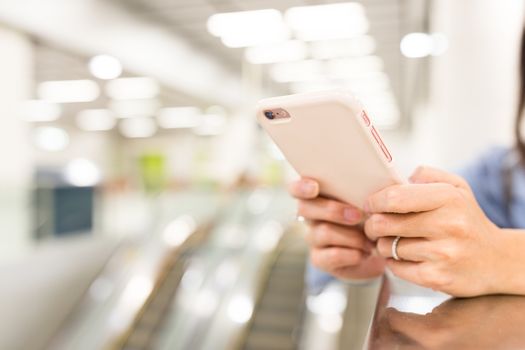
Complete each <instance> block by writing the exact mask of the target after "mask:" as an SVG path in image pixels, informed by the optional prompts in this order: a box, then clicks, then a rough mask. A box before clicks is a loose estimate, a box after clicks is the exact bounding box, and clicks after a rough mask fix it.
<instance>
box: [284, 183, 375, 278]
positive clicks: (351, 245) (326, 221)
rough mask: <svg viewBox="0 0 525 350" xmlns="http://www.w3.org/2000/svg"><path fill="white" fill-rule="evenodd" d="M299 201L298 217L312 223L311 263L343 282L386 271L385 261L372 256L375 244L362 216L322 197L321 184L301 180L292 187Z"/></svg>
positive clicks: (308, 240) (308, 238)
mask: <svg viewBox="0 0 525 350" xmlns="http://www.w3.org/2000/svg"><path fill="white" fill-rule="evenodd" d="M289 192H290V193H291V194H292V196H294V197H296V198H297V199H298V200H299V205H298V215H300V216H302V217H304V218H305V219H306V220H307V222H308V223H309V226H310V230H309V232H308V235H307V242H308V244H309V245H310V259H311V262H312V264H313V265H314V266H315V267H317V268H319V269H321V270H323V271H326V272H328V273H330V274H332V275H334V276H336V277H338V278H341V279H367V278H372V277H376V276H379V275H381V274H382V273H383V271H384V264H385V263H384V259H383V258H381V257H379V256H377V255H372V254H371V253H372V250H373V249H374V248H375V245H374V244H373V243H372V242H371V241H369V240H368V239H367V238H366V236H365V234H364V232H363V228H362V225H361V224H362V221H363V218H364V216H363V213H362V212H361V211H360V210H359V209H357V208H355V207H353V206H351V205H349V204H345V203H341V202H338V201H335V200H331V199H326V198H323V197H320V196H319V184H318V183H317V182H315V181H313V180H310V179H301V180H299V181H296V182H294V183H292V184H291V185H290V187H289Z"/></svg>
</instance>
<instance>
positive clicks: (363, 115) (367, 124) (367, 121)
mask: <svg viewBox="0 0 525 350" xmlns="http://www.w3.org/2000/svg"><path fill="white" fill-rule="evenodd" d="M361 118H363V121H364V122H365V124H366V126H370V118H368V115H367V114H366V112H365V110H364V109H363V111H362V112H361Z"/></svg>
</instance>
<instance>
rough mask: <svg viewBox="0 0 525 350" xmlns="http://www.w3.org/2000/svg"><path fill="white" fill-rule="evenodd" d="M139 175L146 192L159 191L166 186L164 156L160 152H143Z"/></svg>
mask: <svg viewBox="0 0 525 350" xmlns="http://www.w3.org/2000/svg"><path fill="white" fill-rule="evenodd" d="M139 162H140V175H141V178H142V183H143V184H144V189H145V190H146V192H148V193H159V192H161V191H162V190H163V189H164V188H165V187H166V157H165V156H164V155H163V154H162V153H147V154H143V155H142V156H141V157H140V159H139Z"/></svg>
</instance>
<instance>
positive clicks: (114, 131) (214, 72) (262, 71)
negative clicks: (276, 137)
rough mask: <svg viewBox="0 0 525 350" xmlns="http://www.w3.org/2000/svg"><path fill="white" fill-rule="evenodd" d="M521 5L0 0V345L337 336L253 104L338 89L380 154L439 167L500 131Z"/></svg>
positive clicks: (276, 156) (190, 345)
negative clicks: (381, 145) (383, 147)
mask: <svg viewBox="0 0 525 350" xmlns="http://www.w3.org/2000/svg"><path fill="white" fill-rule="evenodd" d="M523 13H524V3H523V1H520V0H508V1H497V0H481V1H480V0H477V1H474V0H465V1H454V0H439V1H438V0H362V1H355V2H345V1H331V0H279V1H278V0H106V1H102V0H70V1H60V0H45V1H42V0H17V1H16V2H15V1H5V0H4V1H0V53H1V56H0V57H1V60H0V77H1V78H0V146H1V147H0V161H1V164H2V166H1V171H0V218H1V219H0V283H1V285H0V324H1V326H0V348H2V349H42V348H47V349H240V348H243V349H294V348H301V349H310V348H311V349H320V348H322V349H336V348H342V347H345V344H346V347H347V348H348V344H347V343H345V341H346V340H345V337H344V336H343V335H344V334H347V335H348V334H349V332H357V331H356V330H357V329H365V330H366V328H367V327H368V324H364V323H362V322H361V323H356V322H355V320H354V321H352V317H351V316H348V315H349V311H348V310H350V309H351V308H352V307H356V305H361V304H362V303H361V304H360V302H359V299H358V296H355V295H354V296H352V295H349V294H348V292H347V290H346V289H345V286H344V285H340V284H337V283H334V284H332V285H330V286H329V287H328V288H327V289H326V290H324V291H323V292H322V293H321V294H318V295H308V293H307V291H306V288H305V282H304V270H305V263H306V260H307V250H306V247H305V244H304V243H303V240H302V235H303V234H304V227H303V226H302V225H301V223H300V222H297V221H296V220H295V204H294V202H293V201H292V200H291V199H290V198H289V197H288V196H287V195H286V193H285V191H284V185H285V184H286V182H287V181H289V180H290V179H292V178H293V177H294V176H295V174H294V173H293V171H292V170H291V168H290V167H289V166H288V165H287V164H286V163H285V161H284V159H283V157H282V155H281V154H280V152H279V151H278V150H277V148H275V147H274V146H273V145H272V143H271V142H270V141H269V139H268V138H267V137H266V136H265V135H264V133H263V132H262V130H261V129H260V128H259V127H258V126H257V125H256V123H255V116H254V105H255V103H256V102H257V100H258V99H260V98H264V97H269V96H277V95H283V94H289V93H298V92H304V91H314V90H323V89H328V88H336V87H342V88H350V89H352V90H353V91H354V92H355V93H356V94H357V95H358V96H359V97H360V98H361V99H362V100H363V102H364V104H365V105H366V106H367V107H368V110H369V112H370V113H369V114H370V116H371V118H372V119H373V121H374V122H375V124H376V125H377V126H378V127H379V128H380V129H381V130H382V134H383V136H384V138H385V139H386V143H387V144H388V145H389V147H390V148H391V151H392V153H393V155H394V158H395V161H396V162H397V165H398V168H399V170H400V172H401V173H403V174H405V175H407V174H409V173H410V172H411V170H412V169H413V168H414V167H416V166H417V165H419V164H429V165H434V166H438V167H442V168H445V169H449V170H455V169H459V168H461V167H462V166H464V165H465V164H467V163H468V162H471V161H473V160H474V159H475V157H476V156H478V155H479V154H480V153H481V152H483V151H484V150H485V149H487V148H488V147H490V146H493V145H504V146H505V145H506V146H508V145H511V144H512V142H513V139H512V126H513V116H514V113H515V103H516V95H517V76H518V75H517V52H518V42H519V37H520V34H521V30H522V25H523V23H522V22H523V18H522V17H523ZM356 298H357V299H356ZM361 306H362V305H361Z"/></svg>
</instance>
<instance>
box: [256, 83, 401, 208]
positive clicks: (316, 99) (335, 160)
mask: <svg viewBox="0 0 525 350" xmlns="http://www.w3.org/2000/svg"><path fill="white" fill-rule="evenodd" d="M257 120H258V122H259V123H260V125H261V126H262V127H263V128H264V130H265V131H266V132H267V133H268V135H269V136H270V137H271V139H272V140H273V141H274V142H275V143H276V145H277V146H278V147H279V149H280V150H281V152H282V153H283V154H284V156H285V157H286V159H287V160H288V162H289V163H290V164H291V165H292V167H293V168H294V169H295V170H296V171H297V172H298V173H299V174H300V175H301V176H303V177H308V178H311V179H314V180H316V181H318V182H319V185H320V191H321V195H323V196H325V197H329V198H333V199H337V200H339V201H342V202H345V203H349V204H352V205H354V206H357V207H359V208H362V207H363V204H364V203H365V200H366V199H367V197H368V196H369V195H371V194H372V193H374V192H376V191H378V190H380V189H382V188H385V187H387V186H390V185H393V184H399V183H402V182H403V181H402V180H401V178H400V177H399V176H398V174H397V172H396V171H395V169H394V159H393V157H392V154H391V153H390V151H389V150H388V148H387V147H386V145H385V143H384V142H383V140H382V139H381V136H380V135H379V132H378V130H377V129H376V128H375V127H374V125H373V123H372V120H371V117H370V115H369V114H368V113H367V112H366V110H365V109H364V108H363V105H362V104H361V102H360V101H359V100H358V99H357V98H356V97H355V96H354V95H353V94H352V93H351V92H350V91H347V90H331V91H320V92H309V93H303V94H296V95H289V96H280V97H273V98H268V99H263V100H261V101H259V103H258V104H257Z"/></svg>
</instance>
